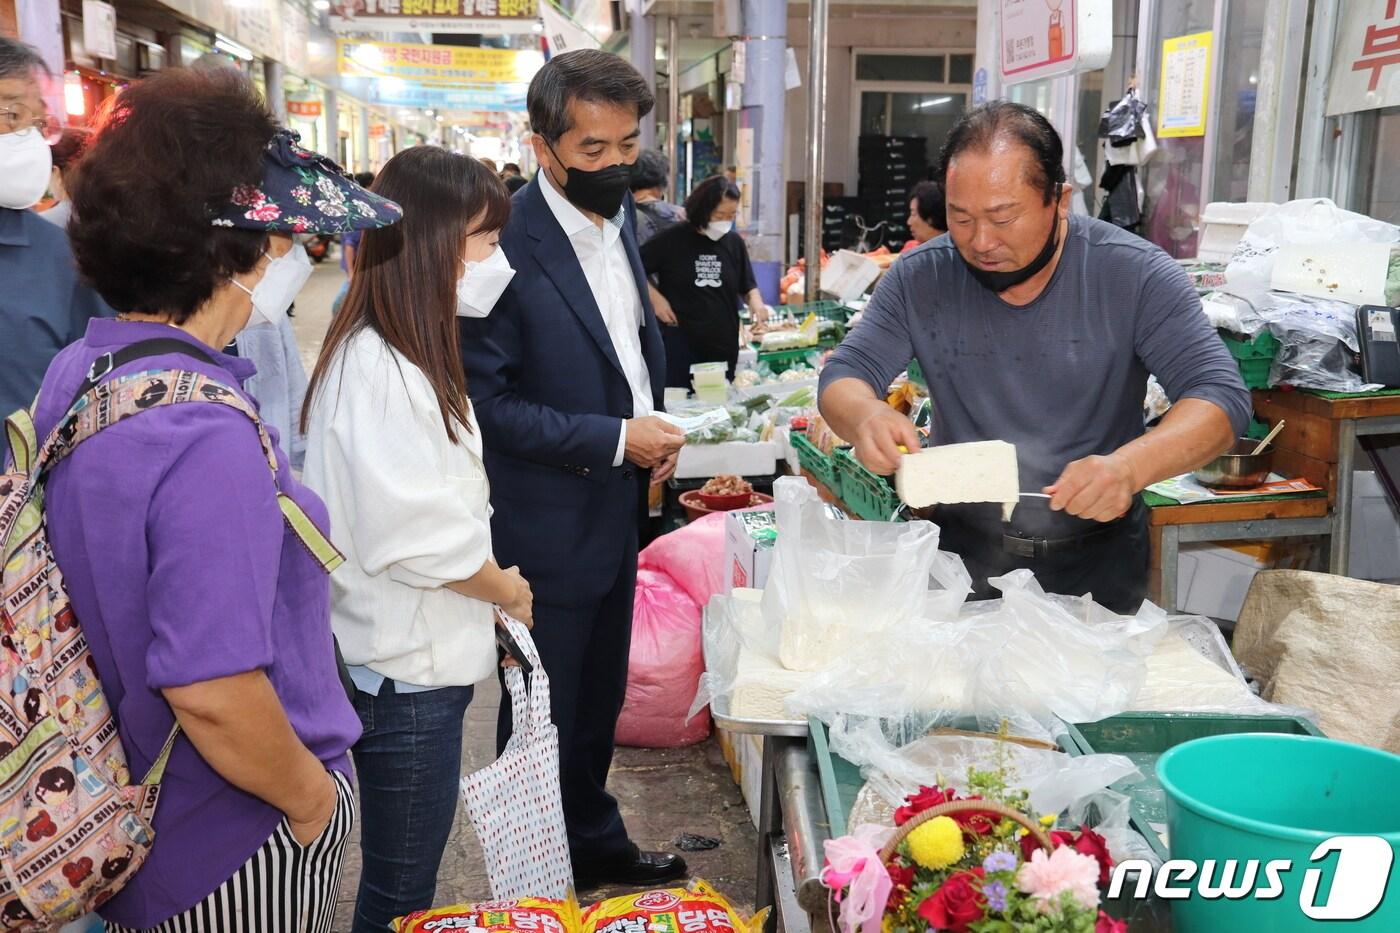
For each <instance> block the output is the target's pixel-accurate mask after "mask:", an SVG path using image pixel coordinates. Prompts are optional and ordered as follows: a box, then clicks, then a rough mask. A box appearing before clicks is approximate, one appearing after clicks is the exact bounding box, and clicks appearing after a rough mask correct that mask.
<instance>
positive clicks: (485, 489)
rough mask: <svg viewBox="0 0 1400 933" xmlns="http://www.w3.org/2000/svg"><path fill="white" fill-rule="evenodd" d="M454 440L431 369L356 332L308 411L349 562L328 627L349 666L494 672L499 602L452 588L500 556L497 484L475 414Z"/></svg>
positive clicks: (336, 578)
mask: <svg viewBox="0 0 1400 933" xmlns="http://www.w3.org/2000/svg"><path fill="white" fill-rule="evenodd" d="M456 433H457V443H455V444H454V443H452V441H451V440H450V439H449V438H448V436H447V428H446V427H445V426H444V425H443V423H442V414H441V410H440V408H439V407H438V402H437V396H436V395H435V394H434V392H433V388H432V384H431V383H429V381H428V377H427V376H426V375H424V374H423V371H422V370H421V369H419V368H418V367H417V366H414V365H413V364H412V363H410V362H409V361H408V360H406V359H404V358H403V357H402V356H401V355H400V354H398V353H397V352H396V351H394V350H393V349H392V348H391V347H390V346H389V345H388V344H387V343H385V342H384V338H382V337H381V336H380V335H379V334H378V333H377V332H376V331H374V330H372V329H370V328H365V329H364V330H361V331H360V332H359V333H357V334H355V335H354V336H353V337H351V338H350V339H349V340H348V341H347V342H346V344H345V346H344V348H343V349H342V351H341V352H340V353H339V354H338V355H337V357H336V359H335V361H334V362H333V364H332V366H331V367H330V369H329V370H328V371H327V373H326V379H325V381H324V382H323V383H322V384H321V386H320V389H319V390H318V391H317V393H316V399H315V401H314V402H313V404H312V407H311V418H310V423H309V424H308V426H307V432H306V438H307V448H306V473H305V478H306V484H307V485H308V486H310V487H311V488H312V489H314V490H316V492H317V493H319V494H320V496H321V498H322V499H323V500H325V503H326V508H327V509H328V510H329V512H330V523H331V540H332V541H334V542H335V544H336V545H337V546H338V547H339V548H340V550H341V551H342V552H343V553H344V554H345V563H344V564H343V565H342V566H341V567H339V568H338V569H337V570H336V571H335V573H334V574H332V575H331V626H332V627H333V628H334V629H335V634H336V637H337V638H339V639H340V647H341V650H342V652H343V653H344V655H345V661H346V663H347V664H349V665H351V666H352V671H355V672H356V673H357V674H361V675H364V674H365V671H363V670H359V669H360V668H364V669H367V671H368V672H369V678H370V679H371V680H373V681H374V683H372V684H368V685H367V684H366V680H365V677H364V676H357V677H356V683H357V684H359V685H360V686H361V689H364V690H368V691H370V692H377V690H378V684H379V683H382V678H385V677H388V678H392V679H393V680H394V681H396V682H397V683H399V684H400V685H402V686H400V688H399V690H398V692H400V693H404V692H414V691H413V688H415V687H417V688H422V687H449V686H466V685H469V684H475V683H478V682H480V681H482V680H485V679H486V678H488V677H490V676H491V674H492V672H493V671H494V670H495V668H496V644H495V630H494V620H493V617H492V613H493V610H492V607H491V605H490V604H489V603H485V602H482V601H481V600H479V599H471V598H470V597H467V596H463V595H461V594H460V593H457V592H455V591H454V590H450V589H447V584H449V583H453V582H456V581H458V580H467V579H470V578H471V577H473V576H475V575H476V574H477V572H478V571H480V570H481V568H482V567H483V566H484V565H485V563H486V561H488V560H489V559H490V558H491V524H490V516H491V507H490V505H489V502H490V487H489V484H488V482H487V478H486V468H485V465H484V464H483V463H482V459H481V429H480V428H478V427H477V424H476V417H475V415H474V414H470V413H469V417H468V424H467V426H466V427H458V428H457V432H456Z"/></svg>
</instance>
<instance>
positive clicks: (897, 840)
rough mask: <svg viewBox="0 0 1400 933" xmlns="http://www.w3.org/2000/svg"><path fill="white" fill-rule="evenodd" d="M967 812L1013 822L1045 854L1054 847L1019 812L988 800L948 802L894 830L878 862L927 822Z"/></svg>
mask: <svg viewBox="0 0 1400 933" xmlns="http://www.w3.org/2000/svg"><path fill="white" fill-rule="evenodd" d="M968 812H972V813H994V814H996V815H997V816H1001V817H1005V818H1006V819H1008V820H1014V821H1015V822H1017V823H1020V824H1021V825H1022V826H1024V827H1025V828H1026V830H1027V831H1028V832H1029V833H1030V834H1031V838H1033V839H1034V840H1035V841H1036V842H1037V843H1039V844H1040V847H1041V848H1042V849H1044V850H1045V851H1046V853H1047V854H1048V853H1050V852H1051V851H1052V850H1053V849H1054V846H1053V845H1052V844H1051V842H1050V837H1049V836H1047V835H1046V834H1045V830H1043V829H1041V828H1040V824H1039V823H1037V822H1036V821H1034V820H1032V819H1031V818H1030V817H1028V816H1026V815H1025V814H1024V813H1022V812H1021V811H1020V810H1016V809H1013V808H1012V807H1008V806H1004V805H1002V804H999V803H994V802H992V801H990V800H950V801H949V802H947V803H940V804H939V805H938V806H936V807H932V808H930V809H928V810H925V811H924V812H923V813H920V814H919V815H918V816H916V817H914V818H913V819H912V820H910V821H909V822H907V823H905V824H904V825H903V826H901V827H899V828H898V829H897V830H895V834H894V835H893V836H891V837H890V841H889V842H887V843H885V848H884V849H883V850H881V852H880V861H882V862H884V863H885V864H889V861H890V859H892V858H894V856H895V852H896V851H898V849H899V846H900V844H901V843H903V842H904V840H906V839H908V838H909V834H910V833H912V832H913V831H914V830H916V829H918V828H919V827H920V826H922V825H923V824H925V823H927V822H928V821H929V820H931V819H934V818H935V817H940V816H951V815H952V814H954V813H968Z"/></svg>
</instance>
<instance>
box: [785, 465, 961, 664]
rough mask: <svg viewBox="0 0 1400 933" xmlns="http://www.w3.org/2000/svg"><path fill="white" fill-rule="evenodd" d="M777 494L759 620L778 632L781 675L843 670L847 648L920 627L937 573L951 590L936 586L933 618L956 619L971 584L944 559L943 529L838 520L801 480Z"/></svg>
mask: <svg viewBox="0 0 1400 933" xmlns="http://www.w3.org/2000/svg"><path fill="white" fill-rule="evenodd" d="M773 490H774V497H775V500H776V506H775V508H776V511H777V525H778V542H777V546H776V549H775V552H774V555H773V569H772V571H771V572H770V575H769V578H768V586H767V588H766V589H765V591H764V594H763V615H764V618H765V619H766V620H767V622H768V624H769V625H770V626H771V627H772V628H773V629H774V630H775V631H777V632H779V633H780V634H779V639H780V640H779V645H778V651H777V655H778V658H779V659H780V660H781V661H782V663H783V666H784V667H786V668H788V669H790V670H796V671H815V670H822V669H824V668H826V667H830V666H833V665H835V666H838V667H839V666H842V665H841V664H839V663H838V662H843V661H844V659H845V658H846V657H847V654H848V652H849V650H850V649H852V648H854V647H856V646H857V645H859V644H861V643H863V642H865V641H867V640H868V639H870V638H872V637H877V638H878V637H880V636H881V635H883V634H885V633H888V632H892V631H894V630H897V629H899V628H901V627H902V626H904V625H905V624H907V623H909V622H911V621H913V620H917V619H919V618H920V617H922V616H923V615H925V613H926V612H928V611H929V606H930V590H931V586H930V584H931V581H932V580H933V579H934V576H933V575H934V572H935V569H937V570H938V572H939V575H940V577H941V579H942V580H943V581H947V583H950V584H951V585H952V586H953V587H955V588H954V589H949V588H948V586H947V585H942V586H940V588H939V589H940V590H941V591H942V592H941V594H936V595H934V596H933V607H934V611H936V612H938V613H940V614H943V615H945V616H946V615H948V614H950V613H956V610H957V607H958V606H960V605H961V604H962V601H963V599H965V598H966V595H967V592H968V591H969V590H970V584H971V578H970V577H969V576H968V575H967V573H966V570H965V569H963V568H962V567H961V561H959V560H958V559H957V558H955V557H953V556H952V555H940V554H939V552H938V528H937V526H935V525H933V524H931V523H929V522H898V523H896V522H848V521H838V520H833V519H832V518H831V517H830V516H829V514H828V512H827V510H826V507H825V506H824V505H823V503H822V501H821V499H820V498H819V497H818V496H817V492H816V490H815V489H813V488H812V486H811V485H810V484H808V483H807V482H806V481H805V480H801V479H796V478H783V479H780V480H778V481H777V483H775V484H774V487H773ZM956 587H966V588H964V589H956Z"/></svg>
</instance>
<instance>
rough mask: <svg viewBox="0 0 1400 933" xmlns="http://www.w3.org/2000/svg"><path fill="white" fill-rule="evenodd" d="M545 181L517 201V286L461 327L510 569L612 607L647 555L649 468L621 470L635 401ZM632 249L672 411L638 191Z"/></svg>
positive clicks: (566, 599) (655, 373) (658, 383)
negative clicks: (621, 441) (643, 539)
mask: <svg viewBox="0 0 1400 933" xmlns="http://www.w3.org/2000/svg"><path fill="white" fill-rule="evenodd" d="M541 184H547V182H544V181H543V180H542V179H541V178H540V177H538V176H536V178H535V180H534V181H532V182H531V183H530V184H528V185H526V186H525V187H524V188H521V189H520V190H519V191H517V192H516V193H515V196H514V197H513V198H512V199H511V204H512V207H511V217H510V222H509V223H508V224H507V225H506V228H505V230H504V231H503V232H502V234H501V248H502V249H503V250H504V251H505V254H506V258H507V259H508V260H509V261H510V264H511V266H512V267H513V268H514V269H515V278H514V279H513V280H511V283H510V287H509V288H507V289H506V292H505V294H504V295H502V296H501V300H500V301H499V302H497V304H496V307H495V309H494V310H492V312H491V314H490V316H488V317H486V318H484V319H479V320H476V319H470V318H463V319H460V320H461V323H460V336H461V351H462V363H463V366H464V367H465V369H466V374H467V393H468V395H469V396H470V397H471V400H472V404H473V405H474V406H475V409H476V416H477V420H478V421H479V422H480V424H481V434H482V441H483V443H484V446H485V451H486V472H487V475H488V476H489V478H490V480H491V502H492V505H493V506H494V507H495V515H494V516H493V518H492V522H491V531H492V539H493V544H494V546H495V554H496V559H497V561H498V562H499V563H500V564H501V565H502V566H509V565H512V564H515V565H519V567H520V568H521V572H522V573H523V574H524V575H525V578H526V579H527V580H529V581H530V584H531V586H532V587H533V589H534V592H535V597H536V599H538V600H540V601H542V602H545V603H548V604H551V605H583V604H587V603H591V602H595V601H596V600H598V599H601V598H602V596H603V595H605V594H606V593H607V592H608V591H609V590H610V589H611V588H612V585H613V583H615V582H616V579H617V574H618V571H619V569H620V568H621V565H622V561H623V560H635V559H636V534H637V526H638V510H639V499H640V496H641V495H642V492H643V486H642V484H643V483H644V481H645V478H646V475H647V474H646V473H645V471H642V470H639V469H637V467H636V466H634V465H633V464H631V463H629V462H626V461H624V462H623V464H622V466H620V467H614V466H613V465H612V463H613V458H614V457H615V456H616V454H617V443H618V437H619V433H620V431H621V422H622V421H623V420H625V419H627V418H631V417H633V416H634V413H633V411H632V407H633V403H632V391H631V389H630V387H629V386H628V384H627V378H626V377H625V376H624V375H623V372H622V365H621V363H619V361H618V358H617V353H616V351H615V350H614V349H613V345H612V338H611V337H610V336H609V334H608V330H607V327H606V325H605V324H604V322H603V314H602V312H601V311H600V310H599V308H598V304H597V302H596V301H595V300H594V298H593V292H592V290H591V289H590V288H589V286H588V279H587V278H586V277H585V276H584V274H583V267H582V266H581V265H580V264H579V261H578V256H577V255H576V254H575V253H574V247H573V244H572V243H570V242H569V238H568V237H567V236H565V234H564V230H563V228H562V227H560V226H559V221H558V220H557V219H555V217H554V213H553V212H552V211H551V210H550V209H549V204H548V202H546V201H545V197H544V192H543V191H541V190H540V185H541ZM626 214H627V216H626V222H625V223H624V224H623V229H622V241H623V244H624V246H625V247H626V250H627V257H628V259H629V260H630V261H631V265H632V277H633V278H634V279H635V280H636V283H637V292H638V294H639V295H640V296H641V300H642V314H643V317H644V322H645V323H644V325H643V327H642V328H641V334H640V337H641V344H642V354H643V357H644V358H645V360H646V364H647V369H648V370H649V371H650V373H651V386H652V394H653V396H654V398H653V400H652V403H653V406H654V408H655V409H656V410H657V411H660V410H661V408H662V404H661V403H662V395H663V392H664V389H665V378H666V359H665V351H664V349H663V348H662V343H661V333H660V329H659V327H658V325H657V322H656V314H655V312H654V311H653V310H652V306H651V298H650V296H649V295H648V293H647V280H646V274H645V273H644V272H643V271H642V263H641V257H640V255H639V253H638V251H637V234H636V207H635V205H634V203H633V202H632V199H631V196H630V195H629V196H628V198H627V202H626Z"/></svg>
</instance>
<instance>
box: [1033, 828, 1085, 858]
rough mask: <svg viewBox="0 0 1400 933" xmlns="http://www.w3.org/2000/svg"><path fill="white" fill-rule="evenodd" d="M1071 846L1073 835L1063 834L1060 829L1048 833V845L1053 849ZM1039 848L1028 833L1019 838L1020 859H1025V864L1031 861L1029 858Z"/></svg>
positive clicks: (1038, 844)
mask: <svg viewBox="0 0 1400 933" xmlns="http://www.w3.org/2000/svg"><path fill="white" fill-rule="evenodd" d="M1073 844H1074V833H1069V832H1065V831H1064V830H1062V829H1056V830H1052V831H1051V832H1050V845H1051V846H1053V847H1054V848H1056V849H1058V848H1059V847H1060V846H1068V845H1073ZM1039 848H1040V843H1038V842H1036V841H1035V837H1034V836H1032V835H1031V834H1030V833H1026V834H1025V835H1024V836H1022V837H1021V858H1023V859H1025V860H1026V861H1027V862H1029V861H1030V860H1031V856H1032V855H1033V854H1034V853H1035V851H1036V850H1037V849H1039Z"/></svg>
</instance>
